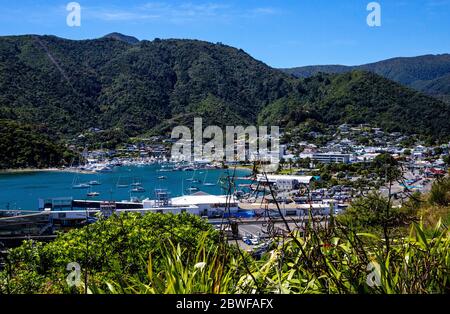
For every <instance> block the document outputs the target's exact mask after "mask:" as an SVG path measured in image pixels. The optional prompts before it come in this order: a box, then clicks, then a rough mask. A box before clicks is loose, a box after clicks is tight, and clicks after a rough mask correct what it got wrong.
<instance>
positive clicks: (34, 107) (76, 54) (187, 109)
mask: <svg viewBox="0 0 450 314" xmlns="http://www.w3.org/2000/svg"><path fill="white" fill-rule="evenodd" d="M447 80H448V77H447ZM416 83H417V82H416ZM417 84H418V83H417ZM422 84H424V86H425V85H427V84H428V85H429V84H432V85H433V86H436V88H440V89H442V90H445V89H446V88H448V84H446V81H445V77H442V78H441V79H440V81H433V82H432V83H431V82H428V83H427V81H426V80H423V81H422ZM449 108H450V106H449V105H447V104H445V103H444V102H441V101H439V100H436V99H435V98H431V97H427V96H424V95H422V94H419V93H418V92H414V91H412V90H410V89H408V88H406V87H403V86H402V85H399V84H396V83H394V82H392V81H390V80H387V79H383V78H382V77H380V76H378V75H375V74H368V73H365V72H359V71H356V72H351V73H343V74H339V75H329V76H327V75H322V74H317V75H316V76H314V77H309V78H304V79H296V78H294V77H292V76H291V75H288V74H286V73H283V72H282V71H279V70H277V69H273V68H271V67H269V66H267V65H265V64H264V63H262V62H260V61H257V60H255V59H253V58H252V57H251V56H250V55H248V54H247V53H246V52H244V51H243V50H241V49H236V48H233V47H230V46H226V45H224V44H221V43H217V44H212V43H208V42H203V41H197V40H176V39H170V40H160V39H155V40H154V41H145V40H144V41H139V40H137V39H135V38H133V37H130V36H125V35H122V34H118V33H113V34H110V35H108V36H105V37H103V38H100V39H95V40H82V41H73V40H66V39H61V38H58V37H54V36H35V35H26V36H8V37H0V119H7V120H13V121H16V122H18V123H20V124H30V125H37V126H39V128H40V129H41V130H43V132H46V133H47V134H48V135H51V136H52V137H53V138H54V139H56V140H62V141H67V140H70V139H73V138H75V137H76V136H78V135H79V134H80V133H83V132H85V131H86V130H88V129H89V128H92V127H95V128H99V129H102V130H103V131H104V133H103V135H102V136H101V140H102V141H103V142H105V143H106V142H107V143H112V144H114V143H117V142H118V141H122V140H124V141H125V140H126V139H127V138H128V137H131V136H139V135H148V134H158V135H159V134H168V133H169V132H170V131H171V129H172V127H173V126H175V125H180V124H183V125H191V124H192V123H193V118H194V117H202V118H203V119H204V125H206V124H215V125H220V126H224V125H229V124H230V122H232V124H234V125H237V124H243V125H248V124H255V123H257V122H260V123H283V124H282V125H283V126H287V127H288V128H289V127H295V126H298V124H301V123H303V122H305V121H317V122H319V123H326V124H330V125H333V124H339V123H343V122H350V123H369V124H373V125H377V126H380V127H384V128H386V129H388V130H398V131H404V132H407V133H417V134H419V135H423V136H425V137H427V138H430V139H433V140H446V139H448V138H449V137H450V126H449V124H448V123H447V121H449V118H450V109H449ZM419 112H420V115H419V114H418V113H419ZM108 135H110V136H111V138H108Z"/></svg>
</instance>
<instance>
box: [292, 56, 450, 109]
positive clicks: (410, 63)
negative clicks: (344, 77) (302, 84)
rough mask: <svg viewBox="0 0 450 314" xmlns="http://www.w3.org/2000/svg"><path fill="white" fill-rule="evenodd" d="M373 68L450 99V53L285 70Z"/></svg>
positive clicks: (299, 72)
mask: <svg viewBox="0 0 450 314" xmlns="http://www.w3.org/2000/svg"><path fill="white" fill-rule="evenodd" d="M353 70H363V71H370V72H373V73H376V74H378V75H381V76H383V77H385V78H387V79H390V80H393V81H396V82H398V83H400V84H403V85H405V86H408V87H411V88H414V89H416V90H418V91H421V92H423V93H425V94H428V95H430V96H434V97H436V98H439V99H442V100H444V101H447V102H450V84H449V83H450V54H441V55H424V56H418V57H409V58H392V59H388V60H383V61H379V62H375V63H369V64H363V65H359V66H343V65H319V66H305V67H298V68H291V69H283V71H284V72H286V73H288V74H291V75H293V76H295V77H298V78H306V77H311V76H314V75H316V74H318V73H320V72H323V73H346V72H350V71H353Z"/></svg>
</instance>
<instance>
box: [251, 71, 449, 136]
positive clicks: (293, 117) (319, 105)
mask: <svg viewBox="0 0 450 314" xmlns="http://www.w3.org/2000/svg"><path fill="white" fill-rule="evenodd" d="M297 90H298V91H299V92H298V93H297V95H292V96H290V97H288V98H286V99H283V100H278V101H276V102H274V103H272V104H270V105H269V106H267V107H266V108H265V109H264V110H263V111H262V112H261V114H260V116H259V122H260V123H265V124H271V123H275V124H279V125H284V126H286V127H287V128H290V127H295V126H297V125H299V124H300V123H303V122H305V121H309V120H316V121H318V122H321V123H324V124H328V125H330V124H331V125H337V124H341V123H352V124H360V123H361V124H362V123H370V124H372V125H376V126H379V127H382V128H384V129H386V130H389V131H401V132H405V133H409V134H411V133H416V134H422V135H425V136H428V137H430V138H431V137H435V138H438V139H442V140H444V139H447V138H448V135H449V134H450V123H448V121H449V117H450V106H449V105H448V104H445V103H443V102H441V101H438V100H436V99H434V98H432V97H429V96H425V95H423V94H421V93H419V92H416V91H414V90H411V89H409V88H405V87H403V86H402V85H400V84H398V83H395V82H393V81H390V80H387V79H385V78H383V77H381V76H378V75H376V74H373V73H371V72H364V71H352V72H350V73H345V74H321V75H317V76H314V77H311V78H306V79H304V80H303V81H302V82H301V83H300V84H299V86H298V88H297Z"/></svg>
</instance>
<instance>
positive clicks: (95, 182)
mask: <svg viewBox="0 0 450 314" xmlns="http://www.w3.org/2000/svg"><path fill="white" fill-rule="evenodd" d="M89 185H101V183H100V182H99V181H97V180H93V181H89Z"/></svg>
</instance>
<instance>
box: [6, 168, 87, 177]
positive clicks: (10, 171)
mask: <svg viewBox="0 0 450 314" xmlns="http://www.w3.org/2000/svg"><path fill="white" fill-rule="evenodd" d="M38 172H69V173H85V174H90V173H91V172H88V171H82V170H77V169H70V168H18V169H1V170H0V175H2V174H20V173H38Z"/></svg>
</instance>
